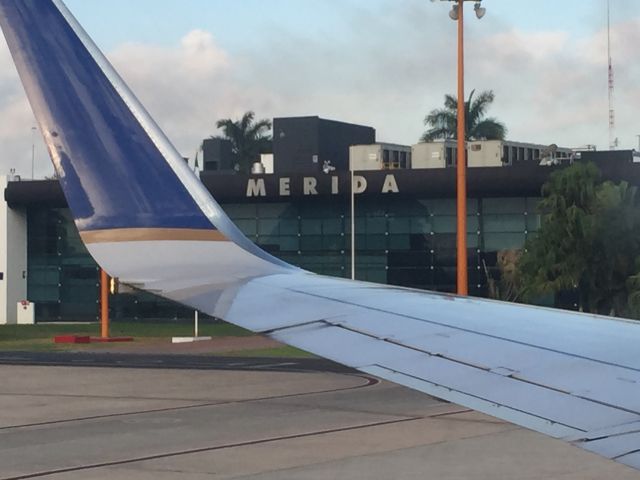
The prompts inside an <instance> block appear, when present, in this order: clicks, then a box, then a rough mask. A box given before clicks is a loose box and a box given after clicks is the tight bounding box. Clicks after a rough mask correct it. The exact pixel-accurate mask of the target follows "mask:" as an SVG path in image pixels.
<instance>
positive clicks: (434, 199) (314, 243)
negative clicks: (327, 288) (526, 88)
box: [0, 117, 640, 323]
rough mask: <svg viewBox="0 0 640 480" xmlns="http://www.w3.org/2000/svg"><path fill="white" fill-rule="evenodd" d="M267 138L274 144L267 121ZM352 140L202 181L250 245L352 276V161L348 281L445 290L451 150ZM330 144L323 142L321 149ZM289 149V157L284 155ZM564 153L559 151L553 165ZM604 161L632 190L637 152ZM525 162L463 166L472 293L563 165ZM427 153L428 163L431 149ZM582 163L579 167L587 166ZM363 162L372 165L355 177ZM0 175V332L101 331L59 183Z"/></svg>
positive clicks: (520, 240)
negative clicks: (266, 169) (262, 168)
mask: <svg viewBox="0 0 640 480" xmlns="http://www.w3.org/2000/svg"><path fill="white" fill-rule="evenodd" d="M304 118H305V120H304V122H305V124H308V125H310V128H311V131H314V130H315V131H316V132H317V133H319V132H320V130H321V129H319V128H316V127H317V126H318V122H316V121H315V120H314V121H309V120H308V118H309V117H304ZM315 118H317V117H315ZM314 123H315V126H314ZM334 123H335V124H334V125H331V127H335V128H338V129H339V128H340V127H344V128H345V130H349V129H351V127H353V126H351V125H349V124H343V123H341V122H334ZM279 125H280V123H279ZM281 125H288V124H287V122H283V123H282V124H281ZM290 128H291V127H290V126H287V128H286V129H284V130H282V131H283V132H284V133H285V137H286V136H287V135H289V134H290V133H288V132H295V131H296V130H295V128H291V129H290ZM274 132H275V135H276V136H278V132H279V130H278V127H276V126H275V122H274ZM353 132H356V133H355V134H354V135H353V139H352V141H351V142H350V141H349V139H348V135H346V136H345V137H339V136H340V135H341V134H340V132H337V133H336V132H334V134H335V135H337V136H338V137H339V143H340V144H341V145H342V155H343V156H342V157H340V158H341V159H340V160H336V161H335V163H334V158H333V157H332V156H329V155H328V154H323V153H322V152H331V148H330V147H323V148H310V147H309V145H311V143H313V142H316V141H320V140H318V139H322V138H323V136H322V134H320V133H319V136H318V137H317V139H316V140H314V141H313V142H308V141H307V140H308V139H305V141H304V142H302V143H303V144H304V145H303V146H301V148H300V150H299V152H300V158H299V162H298V163H299V165H294V164H295V163H296V160H295V158H296V157H295V155H294V154H293V153H290V155H291V157H290V160H288V161H290V162H291V163H290V164H289V166H288V167H287V168H286V169H285V168H283V167H279V166H278V165H279V161H280V160H279V157H278V153H277V152H278V150H277V148H275V147H276V140H275V138H274V160H275V161H274V167H275V168H274V170H275V172H274V173H273V174H266V173H265V174H259V175H247V174H242V173H237V172H236V173H230V174H228V175H221V174H220V170H219V169H214V170H206V169H205V170H204V171H202V172H201V174H200V178H201V180H202V182H203V184H204V185H205V186H206V187H207V189H208V190H209V191H210V192H211V193H212V194H213V196H214V197H215V198H216V200H217V201H218V202H219V203H220V204H221V206H222V207H223V208H224V210H225V211H226V212H227V214H228V215H229V216H230V217H231V219H232V220H233V221H234V222H235V223H236V224H237V225H238V226H239V228H240V229H241V230H242V231H243V232H244V233H245V235H247V237H249V238H250V239H251V240H253V241H254V242H255V243H257V244H258V245H260V246H261V247H262V248H263V249H265V250H267V251H269V252H271V253H272V254H274V255H275V256H277V257H280V258H282V259H283V260H285V261H287V262H290V263H292V264H294V265H298V266H300V267H302V268H304V269H307V270H310V271H312V272H317V273H320V274H325V275H334V276H341V277H350V276H351V271H350V264H351V252H350V235H351V230H350V223H351V222H350V218H349V212H350V202H351V172H349V166H348V165H349V164H350V163H351V164H352V165H353V168H354V170H355V172H354V175H356V176H357V177H358V183H357V185H358V189H357V195H355V212H356V213H355V241H356V249H355V264H356V268H355V277H356V278H357V279H359V280H365V281H371V282H378V283H388V284H393V285H400V286H406V287H414V288H420V289H429V290H436V291H443V292H453V291H454V289H455V283H456V274H455V273H456V272H455V265H456V258H455V256H456V252H455V236H456V217H455V215H456V205H455V173H456V172H455V169H454V168H449V167H450V165H447V164H446V155H447V153H446V148H449V147H448V146H447V145H444V148H445V150H444V152H445V153H444V157H445V164H444V165H443V164H438V165H437V166H431V167H429V168H416V157H417V156H419V155H420V154H418V155H417V154H416V149H415V148H411V147H405V146H401V145H395V144H384V143H376V139H375V131H373V129H368V127H363V129H360V130H358V129H353ZM291 135H293V133H291ZM359 135H362V136H365V135H366V138H364V139H363V138H362V137H361V136H359ZM334 138H335V137H333V136H332V135H329V136H328V137H324V139H325V140H324V141H331V139H334ZM345 138H346V140H345ZM327 139H329V140H327ZM363 142H368V143H365V146H366V148H364V147H362V145H363ZM336 143H338V141H336ZM473 144H474V142H471V143H470V144H469V145H470V147H472V146H473ZM356 145H358V146H357V147H354V146H356ZM520 145H522V146H520ZM525 145H529V144H517V145H515V144H514V145H512V144H509V143H508V142H504V143H503V144H501V145H500V148H496V147H495V146H493V145H492V146H491V147H490V148H489V147H487V151H489V150H491V151H494V152H495V151H498V152H499V151H505V147H508V148H509V149H511V148H518V149H519V148H525V149H526V148H532V149H533V146H531V147H527V146H525ZM350 147H351V154H350V152H349V150H350ZM440 147H441V146H438V148H440ZM223 148H224V147H223ZM421 148H425V147H421ZM483 148H485V147H484V145H483ZM540 148H541V150H542V149H544V147H540ZM354 150H355V152H354ZM220 151H223V150H222V149H221V150H220ZM293 151H296V150H295V148H293V147H290V152H293ZM385 151H388V152H389V153H387V154H385V153H384V152H385ZM442 151H443V150H439V152H442ZM472 151H473V150H471V151H470V152H469V163H471V158H472V153H471V152H472ZM510 151H513V150H510ZM559 151H560V149H556V154H558V153H557V152H559ZM314 152H317V153H314ZM396 152H397V154H396ZM594 153H596V152H594ZM597 153H602V152H597ZM613 153H615V155H613V154H612V155H610V156H607V155H597V157H598V158H595V159H594V160H595V162H596V163H597V164H598V165H599V167H600V168H601V170H602V171H603V175H604V176H605V177H606V178H608V179H611V180H614V181H620V180H626V181H629V182H630V183H632V184H635V185H640V166H639V165H638V164H637V163H634V160H636V159H637V157H636V156H635V155H634V152H613ZM314 155H318V163H316V162H314V160H313V156H314ZM517 155H519V153H518V154H517ZM526 155H527V154H525V157H523V158H522V160H521V161H520V160H514V161H511V164H509V165H508V168H506V167H505V163H506V162H503V161H502V160H501V161H500V166H486V165H481V166H477V167H475V168H470V169H469V172H468V195H469V200H468V205H467V210H468V219H467V220H468V221H467V228H468V230H467V239H468V248H469V251H468V258H469V283H470V285H469V292H470V294H471V295H475V296H481V297H482V296H487V294H488V280H489V278H498V276H499V267H498V261H497V259H498V256H499V255H500V253H501V252H504V251H506V250H512V249H519V248H522V247H523V245H524V242H525V241H526V239H527V238H528V237H529V236H531V235H535V232H536V231H537V229H538V228H539V223H540V220H539V215H538V212H537V204H538V202H539V196H540V189H541V186H542V185H543V183H544V182H545V181H546V179H547V178H548V176H549V174H550V173H551V172H553V171H554V170H556V169H558V168H562V166H561V165H553V164H549V166H544V165H540V162H539V161H538V160H539V157H536V156H535V155H530V157H529V160H527V157H526ZM429 156H430V158H433V159H435V155H434V153H433V150H432V151H430V153H429ZM567 156H569V153H567ZM585 156H587V157H588V155H586V154H583V155H582V157H585ZM356 157H357V158H356ZM209 161H216V160H209ZM326 161H329V162H331V165H332V166H333V165H335V167H334V169H322V168H321V166H318V165H322V164H323V163H324V162H326ZM321 162H322V163H321ZM361 162H363V163H361ZM364 164H366V165H368V166H369V167H370V168H362V167H363V166H366V165H364ZM205 165H206V164H205ZM358 166H359V167H360V168H358ZM1 178H3V180H2V181H1V182H0V191H2V192H3V201H0V321H2V320H4V321H6V322H9V323H14V322H15V321H16V311H17V303H18V302H20V301H21V300H29V301H30V302H33V303H34V304H35V319H36V321H39V322H46V321H93V320H96V319H97V317H98V297H99V296H98V293H99V292H98V290H99V285H98V282H99V270H98V267H97V265H96V264H95V262H94V261H93V259H92V258H91V257H90V256H89V254H88V252H87V251H86V249H85V248H84V245H83V244H82V242H81V240H80V237H79V235H78V232H77V230H76V228H75V225H74V223H73V221H72V219H71V216H70V213H69V210H68V208H67V205H66V201H65V198H64V196H63V194H62V190H61V188H60V186H59V184H58V182H57V181H56V180H38V181H20V180H19V179H17V178H10V177H1ZM110 305H111V308H112V311H111V317H112V318H113V319H115V320H119V319H132V320H144V319H167V320H171V319H177V318H191V317H192V312H191V311H189V310H187V309H185V308H183V307H181V306H179V305H177V304H174V303H171V302H168V301H165V300H162V299H159V298H158V297H155V296H153V295H152V294H149V293H144V292H137V291H131V290H130V291H121V292H120V293H118V294H116V295H114V297H113V298H112V300H111V302H110Z"/></svg>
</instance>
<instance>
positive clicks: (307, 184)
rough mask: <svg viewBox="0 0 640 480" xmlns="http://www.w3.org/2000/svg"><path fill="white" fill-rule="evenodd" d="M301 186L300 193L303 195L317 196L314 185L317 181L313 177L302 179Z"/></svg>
mask: <svg viewBox="0 0 640 480" xmlns="http://www.w3.org/2000/svg"><path fill="white" fill-rule="evenodd" d="M303 182H304V183H303V185H302V193H303V194H304V195H317V194H318V191H317V190H316V185H317V184H318V181H317V180H316V179H315V178H313V177H304V179H303Z"/></svg>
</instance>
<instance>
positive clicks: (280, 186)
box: [246, 174, 400, 197]
mask: <svg viewBox="0 0 640 480" xmlns="http://www.w3.org/2000/svg"><path fill="white" fill-rule="evenodd" d="M330 179H331V184H330V192H321V191H320V189H319V186H318V178H317V177H300V178H297V179H296V180H297V181H299V182H301V185H296V186H295V187H296V189H301V190H302V195H305V196H309V195H319V194H321V193H331V195H339V194H341V193H342V194H348V193H349V189H348V188H347V191H341V188H340V178H339V177H338V176H331V177H330ZM323 181H325V182H326V179H325V178H323ZM269 183H272V182H269ZM292 187H293V185H292V177H279V178H278V181H277V185H276V186H275V188H274V187H271V190H269V188H268V185H267V182H265V178H264V177H257V178H248V179H247V190H246V196H247V197H267V196H270V197H271V196H275V195H278V196H280V197H288V196H291V190H292ZM347 187H348V184H347ZM273 190H275V191H273ZM343 190H344V188H343ZM353 191H354V193H356V194H360V193H365V192H368V191H369V185H368V182H367V179H366V178H365V177H363V176H362V175H354V176H353ZM370 193H400V189H399V188H398V182H397V181H396V177H395V175H393V174H387V175H386V176H385V177H384V181H383V182H382V187H381V188H378V189H376V191H375V192H370Z"/></svg>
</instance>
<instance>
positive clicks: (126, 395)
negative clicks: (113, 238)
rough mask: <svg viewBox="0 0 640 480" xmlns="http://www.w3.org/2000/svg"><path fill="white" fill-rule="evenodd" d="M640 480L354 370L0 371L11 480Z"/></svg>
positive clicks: (2, 462) (1, 435)
mask: <svg viewBox="0 0 640 480" xmlns="http://www.w3.org/2000/svg"><path fill="white" fill-rule="evenodd" d="M18 478H21V479H26V478H46V479H56V480H62V479H65V480H67V479H70V480H74V479H83V480H87V479H109V480H120V479H127V480H146V479H153V480H165V479H187V480H200V479H252V480H254V479H255V480H276V479H278V480H293V479H296V480H298V479H302V480H307V479H308V480H312V479H313V480H315V479H318V480H319V479H323V480H326V479H333V478H336V479H341V480H350V479H354V480H355V479H367V480H377V479H380V480H383V479H384V480H389V479H398V480H413V479H438V480H442V479H449V480H452V479H455V480H461V479H487V480H489V479H491V480H495V479H558V480H560V479H561V480H572V479H576V480H577V479H594V480H595V479H598V480H599V479H602V478H615V479H620V480H626V479H640V473H638V472H636V471H634V470H631V469H628V468H626V467H624V466H621V465H617V464H615V463H613V462H610V461H607V460H604V459H601V458H599V457H597V456H595V455H592V454H589V453H587V452H583V451H581V450H579V449H577V448H574V447H571V446H569V445H566V444H563V443H562V442H559V441H555V440H552V439H549V438H546V437H544V436H542V435H538V434H535V433H532V432H528V431H526V430H523V429H520V428H518V427H514V426H513V425H510V424H507V423H504V422H500V421H497V420H495V419H492V418H490V417H486V416H484V415H481V414H477V413H474V412H469V411H467V410H465V409H462V408H460V407H458V406H455V405H451V404H444V403H441V402H439V401H437V400H435V399H432V398H430V397H428V396H425V395H422V394H419V393H417V392H413V391H410V390H407V389H405V388H402V387H398V386H395V385H391V384H388V383H375V382H373V381H371V380H369V379H367V378H365V377H362V376H358V375H355V374H352V373H349V372H343V373H338V372H334V373H318V372H315V373H314V372H269V371H249V370H244V371H229V370H173V369H134V368H94V367H44V366H0V479H18Z"/></svg>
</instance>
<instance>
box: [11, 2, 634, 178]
mask: <svg viewBox="0 0 640 480" xmlns="http://www.w3.org/2000/svg"><path fill="white" fill-rule="evenodd" d="M395 12H397V13H395V14H394V15H389V14H384V12H379V11H369V10H366V9H364V8H363V7H361V6H360V7H357V6H354V5H352V8H351V9H350V10H347V11H346V12H345V15H346V22H347V24H348V25H349V27H350V33H349V35H348V36H347V39H343V40H336V39H333V38H331V37H330V36H328V35H325V34H320V35H319V34H317V32H316V33H314V34H313V35H312V34H308V35H305V34H302V33H298V34H294V33H292V31H289V30H287V29H286V27H283V26H281V25H280V26H278V28H274V29H273V30H271V31H268V32H262V33H261V35H263V39H264V41H262V42H261V44H260V46H259V47H258V48H255V43H254V48H253V49H252V50H248V49H247V50H244V51H240V50H235V51H234V52H233V53H230V52H229V51H226V50H225V49H223V48H222V47H221V46H220V45H219V44H218V43H216V41H215V39H214V37H213V36H212V34H211V33H210V32H207V31H203V30H193V31H191V32H188V33H187V34H186V35H184V37H183V38H182V40H181V41H180V42H179V43H177V44H176V45H173V46H170V47H161V46H158V45H150V44H134V43H129V44H122V45H120V46H119V47H117V48H116V49H115V50H113V51H112V52H109V54H108V56H109V58H110V59H111V60H112V61H113V63H114V65H115V67H116V69H118V71H119V72H120V73H121V74H122V76H123V78H124V79H125V81H127V83H129V85H130V86H131V87H132V89H133V91H134V92H136V94H137V95H138V96H139V98H140V100H141V101H142V103H143V104H144V105H146V106H147V108H148V109H149V111H150V113H151V114H152V116H154V118H156V120H157V121H158V123H159V124H160V125H161V127H163V129H164V130H165V131H166V132H167V134H168V136H169V137H170V138H171V139H172V140H173V141H174V143H175V144H176V146H177V147H178V149H179V151H181V152H182V153H183V154H184V155H192V154H193V152H194V151H195V149H196V148H197V146H198V145H199V142H200V141H201V139H202V138H204V137H207V136H208V135H211V134H213V133H215V121H216V120H218V119H220V118H226V117H239V116H240V115H242V113H243V112H245V111H247V110H254V111H256V113H257V115H258V117H260V118H271V117H273V116H284V115H310V114H318V115H320V116H323V117H327V118H334V119H338V120H344V121H351V122H358V123H364V124H367V125H372V126H374V127H375V128H376V129H377V130H378V137H379V138H380V139H382V140H386V141H393V142H400V143H412V142H414V141H416V140H417V138H418V137H419V136H420V134H421V133H422V131H423V129H424V128H423V126H422V119H423V118H424V115H425V114H426V113H427V112H428V111H429V110H430V109H432V108H435V107H439V106H440V105H441V103H442V97H443V95H444V94H445V93H454V92H455V89H456V85H455V64H456V62H455V25H454V24H453V22H443V21H441V19H435V17H434V15H435V13H434V12H433V11H432V10H430V9H429V4H428V3H426V2H409V3H408V4H407V8H406V9H404V10H401V11H398V10H395ZM436 13H437V14H438V15H439V14H440V13H442V12H440V11H438V12H436ZM418 19H419V20H418ZM492 22H493V23H492ZM613 32H614V33H613V51H614V61H615V69H616V81H617V90H616V109H617V119H618V131H617V134H618V136H619V137H620V139H621V141H622V146H624V147H626V148H632V147H633V146H635V145H636V143H635V142H636V140H635V135H636V134H637V133H640V126H639V125H638V124H637V120H636V118H635V117H636V114H635V105H637V104H638V101H640V86H638V84H637V81H636V79H637V78H638V77H639V74H640V71H639V69H640V67H639V66H637V61H636V56H637V55H636V53H635V45H637V44H638V43H639V42H640V19H637V18H636V19H633V18H632V19H627V20H625V21H624V22H621V23H619V24H616V25H615V26H614V29H613ZM605 47H606V32H605V31H599V32H596V33H595V34H593V35H591V36H585V37H580V38H576V37H572V36H570V35H569V34H567V33H566V32H562V31H553V30H552V31H542V30H540V31H523V30H518V29H514V28H511V27H505V26H504V25H502V24H500V23H499V21H498V20H495V21H493V20H491V19H490V18H489V16H487V18H486V20H483V21H482V22H475V23H473V24H471V25H470V26H469V29H468V35H467V51H466V56H467V76H466V85H467V92H468V91H469V90H470V89H472V88H476V89H478V90H484V89H493V90H494V91H495V93H496V102H495V105H493V107H492V108H491V110H490V111H489V115H491V116H496V117H498V118H499V119H501V120H503V121H504V122H505V123H506V124H507V126H508V128H509V132H510V137H511V138H513V139H517V140H522V141H536V142H540V143H558V144H561V145H567V146H579V145H583V144H586V143H596V144H598V146H599V147H600V148H605V147H606V146H607V109H608V106H607V70H606V60H607V59H606V48H605ZM0 115H1V118H2V125H1V126H0V149H1V150H0V151H1V152H2V156H1V157H0V172H2V171H6V170H7V169H8V167H9V166H10V165H13V166H18V164H19V169H20V171H21V172H22V173H23V174H27V172H28V169H29V168H30V149H31V136H30V135H31V126H32V125H33V123H34V121H33V119H32V116H31V114H30V113H29V107H28V104H27V102H26V99H25V97H24V94H23V91H22V88H21V86H20V85H19V82H18V79H17V75H16V73H15V69H14V68H13V66H12V65H11V60H10V57H9V55H8V51H7V49H6V47H5V46H4V45H2V44H0ZM44 158H45V151H44V148H43V147H42V146H41V145H39V146H38V168H37V171H38V172H39V173H40V174H43V173H45V171H46V172H48V171H49V170H50V169H49V167H46V169H45V165H47V163H45V160H44Z"/></svg>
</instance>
